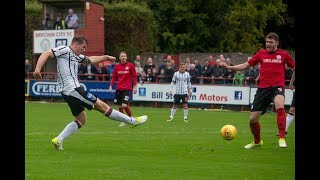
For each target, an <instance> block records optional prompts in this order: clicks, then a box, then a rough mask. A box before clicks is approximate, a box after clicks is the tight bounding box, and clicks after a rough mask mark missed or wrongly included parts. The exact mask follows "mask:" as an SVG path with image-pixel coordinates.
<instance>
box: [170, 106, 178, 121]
mask: <svg viewBox="0 0 320 180" xmlns="http://www.w3.org/2000/svg"><path fill="white" fill-rule="evenodd" d="M176 112H177V109H174V108H171V113H170V119H173V117H174V115H175V114H176Z"/></svg>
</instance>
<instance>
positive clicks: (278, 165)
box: [25, 102, 295, 180]
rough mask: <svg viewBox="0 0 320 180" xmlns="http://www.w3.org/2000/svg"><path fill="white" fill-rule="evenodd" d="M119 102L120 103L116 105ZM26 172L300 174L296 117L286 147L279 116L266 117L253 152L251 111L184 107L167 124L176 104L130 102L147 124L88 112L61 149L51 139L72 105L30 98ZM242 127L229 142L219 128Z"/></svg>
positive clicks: (253, 178) (35, 175)
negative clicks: (153, 105) (122, 121)
mask: <svg viewBox="0 0 320 180" xmlns="http://www.w3.org/2000/svg"><path fill="white" fill-rule="evenodd" d="M113 107H116V106H113ZM25 108H26V109H25V110H26V111H25V112H26V123H25V124H26V130H25V132H26V134H25V173H26V174H25V177H26V179H29V180H31V179H45V180H50V179H53V180H57V179H68V180H73V179H74V180H82V179H83V180H88V179H95V180H96V179H103V180H105V179H130V180H132V179H139V180H141V179H146V180H147V179H148V180H149V179H164V180H167V179H175V180H176V179H179V180H180V179H181V180H182V179H183V180H184V179H187V180H192V179H194V180H201V179H217V180H233V179H235V180H239V179H246V180H257V179H259V180H260V179H270V180H278V179H279V180H280V179H281V180H287V179H288V180H291V179H295V131H294V122H293V124H292V126H291V127H290V129H289V134H288V135H287V136H286V140H287V146H288V147H287V148H279V147H278V138H277V137H276V136H275V134H276V132H277V126H276V115H275V114H270V113H266V114H265V115H263V116H261V119H260V124H261V138H262V140H263V141H264V146H262V147H261V148H257V149H251V150H246V149H244V148H243V146H244V145H246V144H248V143H250V142H252V141H253V137H252V135H251V132H250V129H249V124H248V118H249V112H214V111H200V110H191V109H190V110H189V122H188V123H185V122H184V121H183V110H182V109H181V108H179V109H178V110H177V113H176V116H175V119H174V120H173V121H172V122H166V121H165V120H166V119H167V118H168V117H169V114H170V109H169V108H149V107H144V108H142V107H131V110H132V112H133V113H134V115H136V116H139V115H142V114H147V115H148V117H149V120H148V122H147V123H146V124H143V125H141V126H138V127H135V128H130V127H128V126H126V127H123V128H121V127H118V125H119V124H120V123H119V122H117V121H112V120H110V119H108V118H106V117H105V116H103V115H102V114H100V113H99V112H98V111H87V115H88V118H87V123H86V125H85V126H84V127H82V128H81V129H80V130H78V131H77V132H76V133H75V134H73V135H71V136H69V138H67V139H66V140H65V141H64V144H63V147H64V149H65V150H64V151H57V150H55V149H54V148H53V146H52V145H51V139H52V138H54V137H55V136H57V135H58V134H59V133H60V132H61V131H62V130H63V128H64V127H65V126H66V125H67V124H68V123H69V122H70V121H72V120H73V117H72V115H71V112H70V110H69V107H68V105H67V104H64V103H39V102H26V103H25ZM225 124H232V125H234V126H235V127H237V130H238V134H237V138H236V139H234V140H232V141H226V140H223V139H222V138H221V136H220V128H221V127H222V126H223V125H225Z"/></svg>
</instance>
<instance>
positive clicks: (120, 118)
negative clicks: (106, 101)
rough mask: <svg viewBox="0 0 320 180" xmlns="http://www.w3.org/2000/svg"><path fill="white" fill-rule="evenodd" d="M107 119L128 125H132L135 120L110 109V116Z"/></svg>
mask: <svg viewBox="0 0 320 180" xmlns="http://www.w3.org/2000/svg"><path fill="white" fill-rule="evenodd" d="M108 118H110V119H112V120H116V121H120V122H125V123H128V124H134V123H135V122H136V119H135V118H133V117H132V118H131V117H129V116H127V115H125V114H123V113H121V112H119V111H117V110H115V109H112V112H111V114H110V115H109V116H108Z"/></svg>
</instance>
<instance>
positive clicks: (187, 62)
mask: <svg viewBox="0 0 320 180" xmlns="http://www.w3.org/2000/svg"><path fill="white" fill-rule="evenodd" d="M190 64H191V61H190V58H189V57H187V58H186V62H185V67H186V71H189V69H190Z"/></svg>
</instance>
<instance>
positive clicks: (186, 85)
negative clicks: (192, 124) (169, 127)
mask: <svg viewBox="0 0 320 180" xmlns="http://www.w3.org/2000/svg"><path fill="white" fill-rule="evenodd" d="M190 79H191V77H190V74H189V72H187V71H186V67H185V64H184V63H183V62H182V63H180V66H179V70H178V71H176V72H175V73H174V74H173V76H172V81H171V86H170V91H169V95H170V96H171V95H172V89H173V87H174V85H175V86H176V88H175V94H174V96H173V99H174V100H173V106H172V108H171V113H170V118H169V119H168V120H167V121H172V120H173V117H174V115H175V114H176V111H177V104H179V103H180V102H182V104H183V115H184V117H183V120H184V122H188V99H189V96H191V95H192V91H191V81H190Z"/></svg>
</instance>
